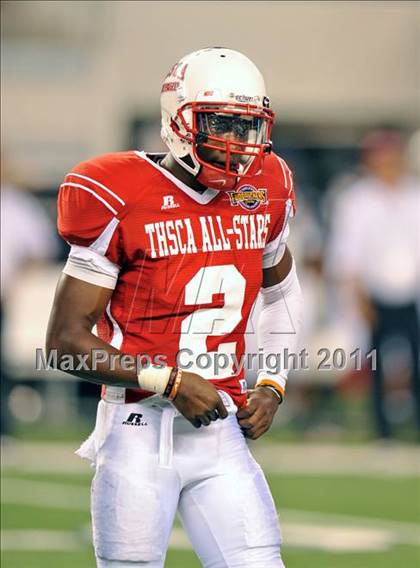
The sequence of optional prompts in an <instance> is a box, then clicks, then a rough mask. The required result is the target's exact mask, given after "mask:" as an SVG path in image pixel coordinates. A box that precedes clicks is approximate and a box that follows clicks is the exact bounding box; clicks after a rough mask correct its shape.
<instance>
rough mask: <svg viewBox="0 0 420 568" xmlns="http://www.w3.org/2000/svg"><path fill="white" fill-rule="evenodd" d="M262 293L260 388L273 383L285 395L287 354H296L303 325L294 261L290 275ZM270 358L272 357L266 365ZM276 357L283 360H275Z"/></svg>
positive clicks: (301, 303) (259, 333) (259, 331)
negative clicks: (262, 359)
mask: <svg viewBox="0 0 420 568" xmlns="http://www.w3.org/2000/svg"><path fill="white" fill-rule="evenodd" d="M260 292H261V295H262V300H263V302H262V309H261V313H260V317H259V319H258V324H257V330H258V340H259V347H260V348H262V351H263V354H264V367H263V368H262V369H260V371H259V373H258V379H257V385H258V384H261V383H262V382H263V383H265V384H269V383H272V384H273V386H275V387H278V388H279V390H280V391H281V392H284V390H285V387H286V381H287V373H288V369H287V365H285V354H292V353H296V351H297V347H298V334H299V330H300V327H301V323H302V311H303V301H302V292H301V289H300V285H299V280H298V277H297V274H296V266H295V262H294V261H293V264H292V268H291V270H290V272H289V274H288V275H287V276H286V278H285V279H284V280H283V281H282V282H280V283H279V284H275V285H274V286H270V287H269V288H261V291H260ZM269 354H273V355H271V357H270V358H269V360H268V361H267V355H269ZM277 355H280V357H278V359H277V360H276V359H275V356H277ZM272 360H274V362H275V363H276V364H275V365H273V361H272ZM277 361H278V362H279V365H277ZM267 363H269V365H268V364H267ZM273 367H274V368H273Z"/></svg>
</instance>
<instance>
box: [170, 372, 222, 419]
mask: <svg viewBox="0 0 420 568" xmlns="http://www.w3.org/2000/svg"><path fill="white" fill-rule="evenodd" d="M173 404H174V406H175V408H177V410H179V412H180V413H181V414H182V415H183V416H185V418H186V419H187V420H189V421H190V422H191V424H192V425H193V426H195V427H196V428H200V426H208V425H209V424H210V422H212V421H214V420H217V419H218V418H226V416H227V415H228V411H227V410H226V407H225V405H224V404H223V401H222V399H221V398H220V396H219V393H218V392H217V389H216V387H215V386H214V385H212V383H211V382H210V381H206V380H205V379H203V377H200V375H197V374H195V373H188V372H187V371H183V372H182V380H181V384H180V386H179V390H178V394H177V395H176V397H175V399H174V400H173Z"/></svg>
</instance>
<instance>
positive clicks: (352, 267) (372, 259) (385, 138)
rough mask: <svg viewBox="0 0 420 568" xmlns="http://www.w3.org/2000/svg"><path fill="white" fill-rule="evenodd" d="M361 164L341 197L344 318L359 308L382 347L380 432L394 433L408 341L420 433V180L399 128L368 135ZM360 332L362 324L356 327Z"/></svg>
mask: <svg viewBox="0 0 420 568" xmlns="http://www.w3.org/2000/svg"><path fill="white" fill-rule="evenodd" d="M361 162H362V167H363V168H364V170H365V171H364V174H363V175H362V177H360V178H359V179H358V180H357V181H355V182H353V183H352V184H351V185H350V186H348V187H347V189H345V190H343V191H342V193H341V194H340V195H338V196H337V197H336V199H335V203H334V207H333V211H332V225H331V235H330V242H329V254H328V256H327V258H328V264H329V266H328V271H329V274H330V276H332V279H333V283H334V284H335V285H336V286H337V290H338V296H337V298H338V300H339V303H340V304H341V315H345V317H346V323H350V320H351V319H352V317H353V316H352V315H349V313H350V312H351V311H352V310H353V311H354V310H355V309H356V310H357V312H358V316H359V317H360V316H361V317H362V319H363V321H364V322H365V325H366V326H367V328H368V329H369V332H370V341H371V346H372V347H373V348H374V349H376V350H377V368H376V371H373V390H372V392H373V403H374V413H375V419H376V427H377V432H378V434H379V436H381V437H383V438H388V437H390V436H391V426H390V421H389V415H388V413H387V404H386V401H387V398H386V388H385V386H386V380H385V378H386V377H388V376H390V375H391V374H392V375H393V377H395V374H396V373H395V365H394V364H393V362H392V361H390V359H392V358H390V357H389V356H388V355H389V353H390V350H393V349H394V348H395V346H396V345H397V344H398V345H400V344H401V341H402V342H403V343H404V345H405V347H406V349H405V351H404V353H405V354H406V355H405V359H406V361H405V363H407V362H408V365H407V366H408V368H409V375H411V376H410V384H411V391H412V401H413V402H414V405H415V412H416V420H417V428H418V430H419V432H420V376H419V315H418V302H419V293H420V288H419V281H420V279H419V277H420V239H419V231H420V182H419V180H418V179H417V178H415V177H411V176H409V175H408V173H407V168H406V160H405V144H404V142H403V140H402V138H401V136H400V135H399V134H398V133H396V132H394V131H387V130H383V131H375V132H372V133H370V134H368V135H367V136H366V138H365V139H364V141H363V143H362V147H361ZM354 323H355V320H354V318H353V321H352V324H354ZM358 329H360V326H359V327H357V323H356V324H355V327H354V330H355V331H356V332H357V330H358ZM396 338H398V341H399V342H400V343H398V342H397V343H396V342H395V339H396ZM355 346H357V344H355ZM400 351H401V350H400ZM392 368H394V370H393V371H392V372H391V370H392ZM402 368H403V366H400V367H399V369H397V372H399V373H401V370H402Z"/></svg>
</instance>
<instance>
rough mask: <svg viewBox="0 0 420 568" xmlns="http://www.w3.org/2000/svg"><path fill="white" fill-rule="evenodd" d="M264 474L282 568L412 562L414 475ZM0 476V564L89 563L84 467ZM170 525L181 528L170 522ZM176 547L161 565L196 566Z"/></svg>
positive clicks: (418, 528) (33, 567) (416, 503)
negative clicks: (278, 530)
mask: <svg viewBox="0 0 420 568" xmlns="http://www.w3.org/2000/svg"><path fill="white" fill-rule="evenodd" d="M415 451H417V450H415ZM267 477H268V480H269V483H270V486H271V489H272V492H273V495H274V498H275V501H276V504H277V507H278V510H279V515H280V519H281V522H282V526H283V529H284V530H283V532H284V542H285V543H284V546H283V558H284V560H285V563H286V566H287V568H309V567H312V566H314V567H315V566H316V567H317V568H395V567H398V568H416V567H417V566H420V478H418V477H417V478H416V477H414V476H408V475H407V476H401V475H400V476H372V475H370V476H367V475H363V474H360V475H357V476H347V475H327V474H322V475H321V474H318V475H305V474H303V473H296V474H292V473H287V474H286V473H269V472H268V473H267ZM2 478H3V479H2V492H3V497H4V500H3V505H2V510H1V516H2V538H3V541H2V544H3V546H2V548H3V552H2V563H1V566H2V568H49V567H51V568H56V567H57V568H70V567H71V568H74V566H77V568H88V567H94V566H95V563H94V557H93V553H92V550H91V544H90V528H89V508H88V507H89V502H88V501H89V483H90V475H89V474H87V473H86V472H85V473H81V474H78V473H73V474H60V473H49V474H44V473H40V472H29V473H28V472H27V471H26V472H24V471H23V470H21V469H19V468H13V469H11V468H9V469H4V470H3V472H2ZM44 495H45V498H44ZM44 499H45V500H48V506H46V505H45V503H44V502H43V501H44ZM176 530H177V531H178V533H180V532H181V529H180V526H179V524H178V523H177V528H176ZM34 531H35V532H34ZM42 531H45V532H42ZM55 535H57V537H56V538H55ZM176 546H177V547H176V548H171V549H170V551H169V553H168V556H167V561H166V564H165V566H167V567H169V568H193V567H196V568H198V567H199V566H200V563H199V561H198V560H197V557H196V556H195V554H194V553H193V552H192V551H191V550H190V549H188V544H187V543H186V542H185V538H184V540H183V539H182V538H181V540H178V541H177V544H176Z"/></svg>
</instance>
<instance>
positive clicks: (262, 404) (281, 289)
mask: <svg viewBox="0 0 420 568" xmlns="http://www.w3.org/2000/svg"><path fill="white" fill-rule="evenodd" d="M261 294H262V309H261V313H260V317H259V320H258V336H259V344H260V347H262V349H263V353H264V355H267V354H268V353H276V354H277V353H283V352H284V350H285V349H287V350H288V353H293V352H295V351H296V348H297V337H298V331H299V328H300V325H301V319H302V293H301V289H300V285H299V281H298V277H297V274H296V267H295V263H294V260H293V257H292V255H291V253H290V251H289V249H288V247H287V246H286V247H285V251H284V254H283V256H282V258H281V260H280V261H279V262H278V263H277V264H276V265H275V266H273V267H270V268H266V269H264V270H263V287H262V289H261ZM286 381H287V369H284V368H283V369H276V370H275V371H272V370H269V369H267V368H263V369H261V370H260V372H259V374H258V379H257V383H256V386H255V388H254V389H253V390H251V391H249V394H248V401H247V404H246V406H245V407H244V408H242V409H241V410H240V411H239V412H238V414H237V417H238V421H239V425H240V426H241V428H242V431H243V432H244V434H245V436H246V437H247V438H251V439H253V440H256V439H257V438H259V437H260V436H262V435H263V434H264V433H265V432H266V431H267V430H268V429H269V428H270V426H271V423H272V421H273V418H274V415H275V413H276V411H277V408H278V406H279V404H280V403H281V402H282V401H283V398H284V392H285V386H286Z"/></svg>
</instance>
